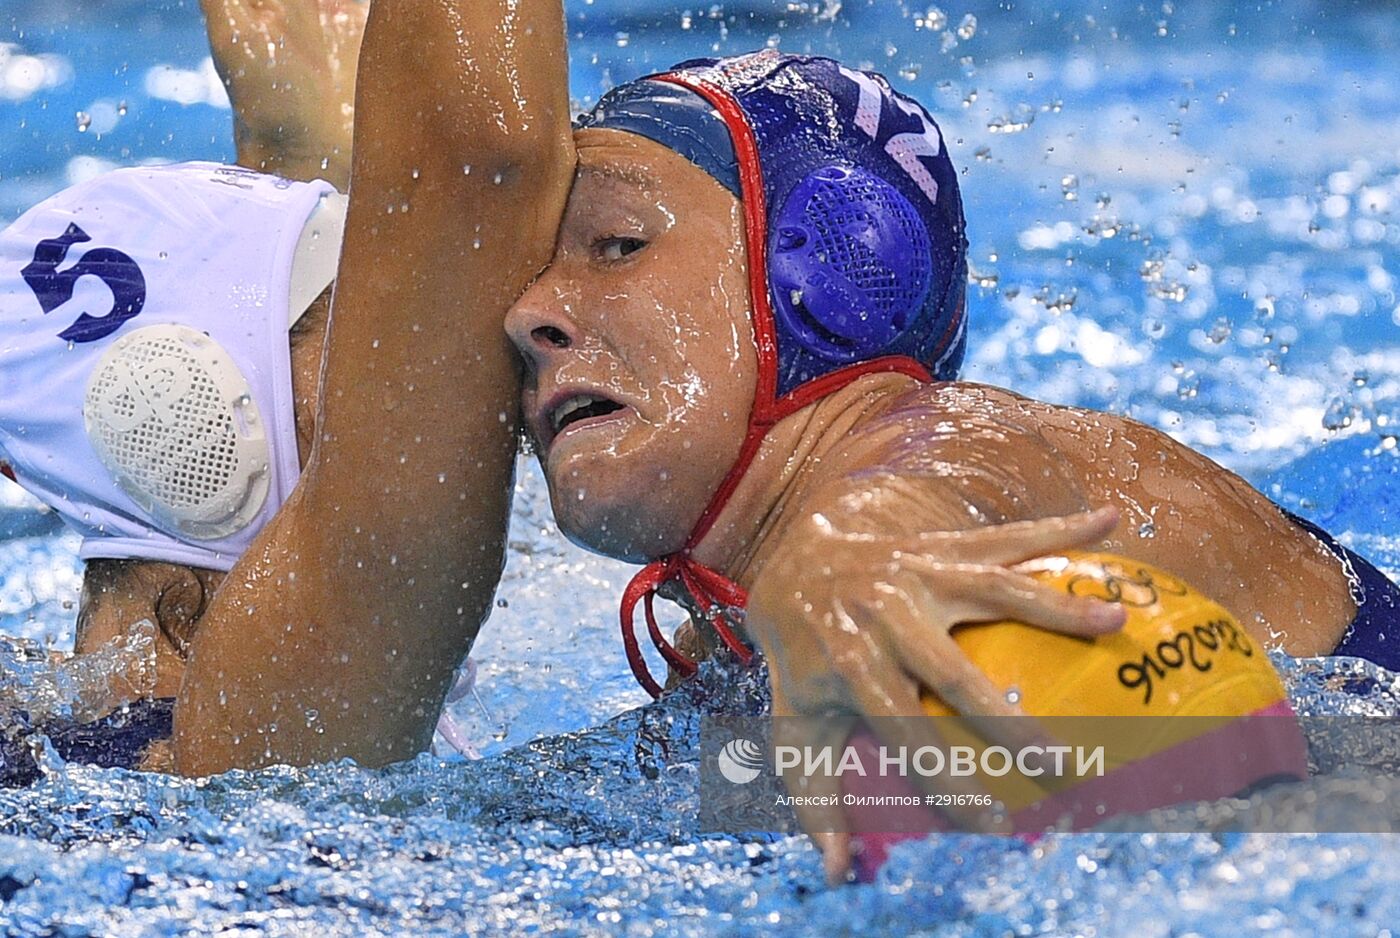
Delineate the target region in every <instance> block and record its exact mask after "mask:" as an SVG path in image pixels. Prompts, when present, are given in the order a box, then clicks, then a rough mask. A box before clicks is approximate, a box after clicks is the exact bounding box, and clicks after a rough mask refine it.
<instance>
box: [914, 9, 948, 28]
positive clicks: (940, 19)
mask: <svg viewBox="0 0 1400 938" xmlns="http://www.w3.org/2000/svg"><path fill="white" fill-rule="evenodd" d="M947 25H948V14H947V13H944V12H943V11H942V10H940V9H939V8H938V7H929V8H928V9H927V10H925V11H924V15H923V16H916V17H914V28H915V29H927V30H931V31H932V32H938V31H939V30H942V29H944V28H946V27H947Z"/></svg>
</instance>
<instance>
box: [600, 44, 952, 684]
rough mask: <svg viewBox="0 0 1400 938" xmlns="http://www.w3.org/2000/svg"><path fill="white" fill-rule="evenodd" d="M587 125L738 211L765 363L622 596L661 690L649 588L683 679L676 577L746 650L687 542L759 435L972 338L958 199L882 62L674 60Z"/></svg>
mask: <svg viewBox="0 0 1400 938" xmlns="http://www.w3.org/2000/svg"><path fill="white" fill-rule="evenodd" d="M580 125H581V126H584V127H598V128H605V129H615V130H623V131H628V132H630V133H636V134H639V135H641V136H644V137H647V138H649V139H651V140H654V141H656V142H658V143H660V144H662V145H663V146H666V147H669V148H670V149H672V150H675V151H676V152H677V153H679V154H681V155H682V156H685V157H686V158H687V159H689V160H691V161H692V162H693V163H695V165H697V166H699V167H700V168H701V169H704V170H705V171H706V172H707V173H709V174H710V175H711V176H713V177H714V178H715V179H716V180H718V181H719V183H720V184H721V185H723V186H725V187H726V188H727V189H729V191H730V192H733V193H734V194H735V195H737V196H738V197H739V199H740V201H741V202H742V204H743V210H744V225H745V244H746V247H747V249H748V256H749V259H750V263H749V301H750V304H751V309H752V317H753V327H754V337H755V341H756V344H757V346H758V366H759V377H758V388H757V391H756V394H755V398H754V405H753V411H752V413H751V414H750V417H749V427H748V434H747V436H746V438H745V441H744V444H743V447H742V449H741V451H740V455H739V458H738V459H737V460H736V461H735V464H734V466H733V467H731V469H730V471H729V473H728V474H727V475H726V477H725V479H724V482H723V483H722V484H721V486H720V488H719V489H718V490H717V491H716V492H715V494H714V496H713V497H712V499H711V501H710V504H709V505H708V506H707V507H706V509H705V511H704V513H703V514H702V515H701V518H700V520H699V522H698V523H697V524H696V526H695V528H694V530H692V531H691V533H690V537H689V538H688V539H687V541H686V545H685V547H684V548H683V549H682V550H681V551H680V552H679V553H677V554H673V555H670V556H668V557H663V558H661V559H659V560H657V561H654V562H653V563H651V564H649V565H648V566H647V567H646V568H645V569H644V570H642V572H641V573H639V574H638V575H637V576H636V577H635V578H634V579H633V581H632V582H631V583H630V584H629V585H628V587H627V590H626V592H625V593H624V595H623V605H622V632H623V641H624V644H625V645H626V647H627V656H628V660H629V662H630V663H631V665H632V670H633V673H634V674H635V675H636V676H637V679H638V680H639V681H640V682H641V683H642V685H643V686H644V687H646V688H647V689H648V690H649V691H651V692H652V693H653V694H659V693H660V686H659V685H658V684H657V683H656V681H655V680H654V679H653V678H652V677H651V675H650V673H649V672H648V671H647V667H646V663H645V661H643V659H642V656H641V652H640V650H639V648H638V645H637V638H636V634H635V631H634V630H633V626H632V612H633V610H634V609H635V607H636V605H637V604H638V603H639V602H643V601H645V611H646V618H647V627H648V632H649V633H650V636H651V639H652V642H653V643H654V644H655V645H656V646H657V647H658V649H660V651H661V653H662V656H663V657H664V658H665V659H666V661H667V662H668V663H669V664H670V665H671V666H672V667H674V668H676V670H677V671H679V672H680V673H681V674H682V675H688V674H689V673H692V672H693V671H694V664H693V662H690V661H688V659H685V658H684V656H683V655H681V654H680V653H679V652H678V651H677V650H676V649H675V648H674V647H672V646H671V645H670V643H668V642H667V641H666V640H665V638H664V637H663V636H662V634H661V631H660V628H659V626H658V624H657V623H656V620H655V617H654V615H653V612H652V599H653V597H654V596H655V595H656V593H657V591H658V590H659V588H660V587H661V585H662V584H664V583H666V582H668V581H679V582H680V583H682V584H683V585H684V586H685V588H686V590H687V591H688V592H689V593H690V594H691V596H692V597H693V598H694V599H695V601H696V603H697V605H698V606H699V607H700V609H701V611H702V612H704V613H706V614H707V615H708V616H709V618H710V621H711V622H712V624H713V625H714V627H715V630H716V632H717V633H718V635H719V637H720V639H721V640H722V641H723V642H724V644H725V645H727V646H729V647H730V648H731V650H734V651H735V652H737V653H739V655H740V657H741V658H743V659H745V660H747V657H748V651H747V649H746V648H744V646H743V643H742V642H741V641H739V639H738V638H737V637H736V635H735V634H734V632H733V631H732V630H731V629H730V628H729V627H728V626H727V625H726V624H725V622H724V621H723V615H722V612H723V610H724V609H725V608H726V607H734V606H743V605H744V604H745V602H746V599H747V597H746V596H745V595H744V592H743V590H742V589H741V588H740V587H739V586H738V585H737V584H735V583H733V582H731V581H728V580H727V579H726V578H724V577H723V576H721V575H720V574H718V573H716V572H715V571H713V570H710V569H708V568H706V567H704V566H703V565H701V564H699V563H698V562H697V561H695V560H694V559H693V558H692V557H691V556H690V554H691V551H692V550H694V548H695V546H696V545H697V544H699V542H700V541H701V539H702V538H704V536H705V535H706V534H707V533H708V532H709V530H710V527H711V526H712V525H713V524H714V521H715V519H716V518H717V517H718V515H719V513H720V511H721V510H722V509H723V507H724V505H725V503H726V502H727V501H728V500H729V497H730V495H732V494H733V492H734V489H735V488H736V487H737V486H738V484H739V481H740V479H742V478H743V475H744V473H745V472H746V471H747V470H748V467H749V465H750V464H751V463H752V461H753V459H754V457H755V456H756V455H757V453H758V449H759V445H760V444H761V443H762V440H763V437H764V436H765V435H766V433H767V432H768V430H769V429H771V428H772V427H773V425H774V424H776V423H777V422H778V421H779V420H781V419H782V418H783V417H785V416H788V415H789V414H792V413H795V412H796V411H798V410H800V409H801V408H802V407H804V406H806V405H808V404H810V403H812V402H814V401H817V400H819V399H821V398H822V397H825V396H826V395H828V394H831V393H832V392H834V391H836V390H837V389H839V388H841V387H842V386H844V385H846V384H849V383H850V382H852V381H854V380H856V379H857V378H859V377H861V376H862V375H866V374H872V373H876V372H898V373H901V374H906V375H910V376H912V377H915V378H918V379H919V380H922V381H929V380H934V379H937V380H952V379H954V378H956V377H957V373H958V368H959V366H960V365H961V364H962V359H963V352H964V349H965V346H966V341H967V325H966V316H965V299H966V281H967V237H966V233H965V225H964V221H963V211H962V199H961V197H960V196H959V194H958V184H957V173H956V170H955V169H954V168H953V164H952V161H951V160H950V159H949V157H948V151H947V148H946V147H945V146H944V145H943V138H942V135H941V134H940V132H939V130H938V125H937V124H935V123H934V121H933V118H932V117H930V116H929V114H928V112H927V111H926V110H924V108H923V107H921V106H920V105H919V104H918V102H916V101H914V100H913V99H911V98H909V97H906V96H905V95H902V94H900V93H898V92H896V91H895V90H894V89H892V88H891V87H890V85H889V82H887V81H886V80H885V79H884V78H883V77H882V76H880V75H876V74H872V73H869V72H859V71H854V70H851V69H848V68H845V67H843V66H842V65H841V64H839V63H838V62H835V61H833V60H831V59H826V58H820V57H816V56H794V55H784V54H782V53H779V52H777V51H775V50H771V49H770V50H765V51H762V52H756V53H752V54H749V55H742V56H736V57H734V58H727V59H693V60H691V61H687V62H682V63H681V64H680V65H677V66H676V67H675V68H673V69H672V70H671V71H669V72H665V73H662V74H658V75H652V76H649V77H648V78H644V79H640V80H638V81H635V82H631V83H629V84H627V85H623V86H622V87H621V88H618V89H615V90H614V91H612V92H610V93H609V94H607V95H605V96H604V97H603V99H602V100H601V101H599V102H598V105H597V107H595V108H594V110H593V111H592V113H590V114H589V115H587V116H586V117H584V118H583V119H582V120H581V121H580ZM760 258H761V259H762V263H759V262H757V261H758V259H760Z"/></svg>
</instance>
